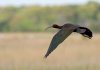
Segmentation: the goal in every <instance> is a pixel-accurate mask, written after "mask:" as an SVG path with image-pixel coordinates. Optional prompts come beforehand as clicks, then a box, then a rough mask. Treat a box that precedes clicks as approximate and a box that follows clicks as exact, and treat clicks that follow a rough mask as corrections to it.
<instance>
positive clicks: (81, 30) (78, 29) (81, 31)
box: [76, 28, 86, 33]
mask: <svg viewBox="0 0 100 70" xmlns="http://www.w3.org/2000/svg"><path fill="white" fill-rule="evenodd" d="M85 31H86V29H80V28H77V30H76V32H78V33H84V32H85Z"/></svg>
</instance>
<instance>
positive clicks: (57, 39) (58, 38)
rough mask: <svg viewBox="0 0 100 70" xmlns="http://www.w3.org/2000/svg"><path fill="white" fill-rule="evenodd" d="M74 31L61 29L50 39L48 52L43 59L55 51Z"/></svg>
mask: <svg viewBox="0 0 100 70" xmlns="http://www.w3.org/2000/svg"><path fill="white" fill-rule="evenodd" d="M73 31H74V29H71V28H70V29H68V28H62V29H61V30H60V31H59V32H58V33H57V34H56V35H55V36H54V37H53V39H52V41H51V43H50V46H49V48H48V51H47V53H46V55H45V58H47V56H48V55H49V54H50V53H51V52H52V51H53V50H55V49H56V47H57V46H58V45H59V44H60V43H62V42H63V41H64V40H65V39H66V38H67V37H68V36H69V35H70V34H71V33H72V32H73Z"/></svg>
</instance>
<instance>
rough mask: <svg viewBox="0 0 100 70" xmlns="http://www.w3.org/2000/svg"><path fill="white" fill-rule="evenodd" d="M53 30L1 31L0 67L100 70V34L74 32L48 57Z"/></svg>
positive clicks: (35, 69)
mask: <svg viewBox="0 0 100 70" xmlns="http://www.w3.org/2000/svg"><path fill="white" fill-rule="evenodd" d="M53 35H54V34H52V33H9V34H7V33H3V34H2V33H1V34H0V70H100V34H94V37H93V38H92V39H87V38H84V37H82V36H81V35H79V34H72V35H71V36H69V37H68V39H66V40H65V41H64V42H63V43H62V44H60V45H59V47H58V48H57V49H56V50H55V51H53V52H52V53H51V54H50V56H49V57H48V58H47V59H44V55H45V53H46V51H47V49H48V46H49V44H50V41H51V39H52V36H53Z"/></svg>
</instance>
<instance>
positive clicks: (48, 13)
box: [0, 2, 100, 32]
mask: <svg viewBox="0 0 100 70" xmlns="http://www.w3.org/2000/svg"><path fill="white" fill-rule="evenodd" d="M66 22H72V23H73V24H80V25H83V26H88V27H89V28H90V29H91V30H92V31H95V32H99V31H100V23H99V22H100V4H98V3H96V2H88V3H87V4H85V5H64V6H22V7H12V6H9V7H0V32H37V31H44V29H45V28H46V27H47V26H50V25H51V24H54V23H57V24H64V23H66Z"/></svg>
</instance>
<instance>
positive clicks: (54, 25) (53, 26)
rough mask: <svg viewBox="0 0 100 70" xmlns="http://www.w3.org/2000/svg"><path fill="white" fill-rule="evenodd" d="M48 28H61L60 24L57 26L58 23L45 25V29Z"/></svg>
mask: <svg viewBox="0 0 100 70" xmlns="http://www.w3.org/2000/svg"><path fill="white" fill-rule="evenodd" d="M48 28H57V29H61V28H62V26H59V25H57V24H53V25H52V26H49V27H47V28H46V29H48Z"/></svg>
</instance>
